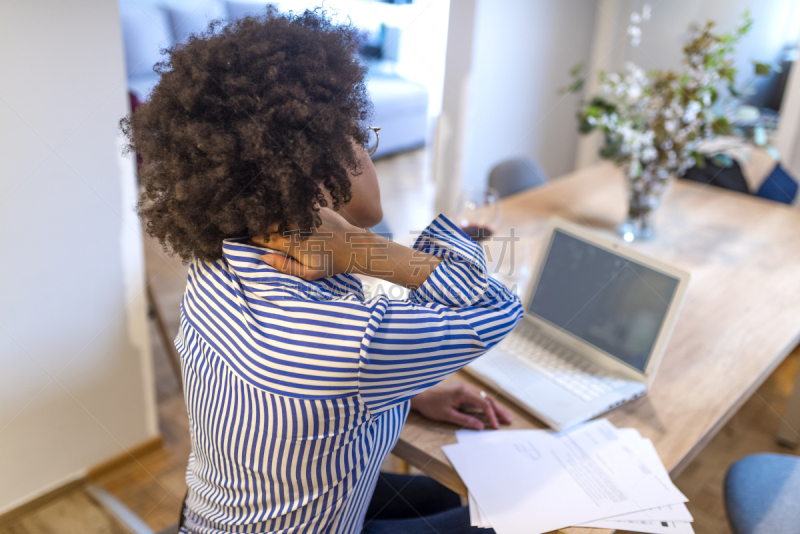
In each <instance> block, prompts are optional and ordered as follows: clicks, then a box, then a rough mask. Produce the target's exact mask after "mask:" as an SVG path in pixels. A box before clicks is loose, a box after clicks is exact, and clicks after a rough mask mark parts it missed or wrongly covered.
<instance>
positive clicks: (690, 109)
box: [683, 100, 703, 123]
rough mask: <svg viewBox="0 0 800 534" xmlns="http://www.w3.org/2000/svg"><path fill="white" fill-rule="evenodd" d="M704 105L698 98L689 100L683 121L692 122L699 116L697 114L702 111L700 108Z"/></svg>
mask: <svg viewBox="0 0 800 534" xmlns="http://www.w3.org/2000/svg"><path fill="white" fill-rule="evenodd" d="M702 108H703V106H701V105H700V102H697V101H696V100H692V101H691V102H689V105H687V106H686V111H684V113H683V122H685V123H689V122H692V121H693V120H695V119H696V118H697V114H698V113H700V110H701V109H702Z"/></svg>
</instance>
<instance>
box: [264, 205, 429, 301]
mask: <svg viewBox="0 0 800 534" xmlns="http://www.w3.org/2000/svg"><path fill="white" fill-rule="evenodd" d="M319 216H320V219H322V224H321V225H320V226H318V227H317V228H316V229H314V231H313V232H312V234H311V237H309V238H308V239H300V235H299V233H298V232H297V231H292V232H288V233H287V235H283V234H281V233H273V234H268V235H267V236H265V237H263V238H260V239H258V240H255V241H256V243H257V244H259V245H263V246H266V247H268V248H271V249H274V250H278V251H280V252H283V253H285V254H286V256H284V255H281V254H274V253H272V254H265V255H263V256H261V259H262V260H264V263H266V264H267V265H271V266H272V267H274V268H275V269H277V270H278V271H280V272H282V273H284V274H288V275H291V276H297V277H299V278H302V279H303V280H309V281H313V280H319V279H320V278H326V277H328V276H334V275H337V274H341V273H358V274H366V275H369V276H373V277H375V278H381V279H383V280H386V281H388V282H392V283H394V284H398V285H401V286H403V287H406V288H409V289H416V288H418V287H420V286H421V285H422V284H423V283H425V280H427V279H428V276H430V274H431V273H432V272H433V271H434V270H435V269H436V267H437V266H438V265H439V263H440V262H441V261H442V260H441V259H440V258H438V257H436V256H433V255H431V254H426V253H424V252H420V251H418V250H413V249H410V248H408V247H404V246H403V245H400V244H398V243H394V242H391V241H389V240H388V239H386V238H383V237H380V236H378V235H376V234H374V233H372V232H370V231H369V230H365V229H363V228H359V227H357V226H354V225H352V224H350V223H348V222H347V221H346V220H345V219H344V217H342V216H341V215H339V214H338V213H336V212H335V211H333V210H332V209H330V208H320V210H319Z"/></svg>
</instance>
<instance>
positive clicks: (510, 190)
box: [489, 157, 547, 198]
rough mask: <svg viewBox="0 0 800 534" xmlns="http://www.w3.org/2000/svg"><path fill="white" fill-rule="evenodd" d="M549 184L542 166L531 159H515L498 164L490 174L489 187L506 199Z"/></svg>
mask: <svg viewBox="0 0 800 534" xmlns="http://www.w3.org/2000/svg"><path fill="white" fill-rule="evenodd" d="M546 182H547V174H545V172H544V169H542V167H541V165H539V164H538V163H536V162H535V161H533V160H531V159H529V158H524V157H520V158H513V159H508V160H506V161H503V162H501V163H498V164H497V165H495V166H494V168H493V169H492V171H491V172H490V173H489V187H491V188H493V189H494V190H495V191H497V193H498V194H499V195H500V198H505V197H507V196H509V195H513V194H514V193H519V192H520V191H525V190H526V189H530V188H532V187H537V186H540V185H542V184H544V183H546Z"/></svg>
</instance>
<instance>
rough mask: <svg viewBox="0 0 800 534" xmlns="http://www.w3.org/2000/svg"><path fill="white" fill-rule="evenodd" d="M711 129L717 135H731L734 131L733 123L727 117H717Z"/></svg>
mask: <svg viewBox="0 0 800 534" xmlns="http://www.w3.org/2000/svg"><path fill="white" fill-rule="evenodd" d="M711 129H712V130H713V131H714V133H715V134H717V135H730V134H731V133H733V127H732V126H731V123H730V121H728V119H727V118H725V117H717V118H716V119H715V120H714V122H712V123H711Z"/></svg>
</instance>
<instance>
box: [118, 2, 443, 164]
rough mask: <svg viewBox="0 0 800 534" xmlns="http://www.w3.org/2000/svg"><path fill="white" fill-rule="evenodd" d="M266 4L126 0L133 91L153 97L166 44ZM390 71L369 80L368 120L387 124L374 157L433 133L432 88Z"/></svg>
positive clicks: (386, 53)
mask: <svg viewBox="0 0 800 534" xmlns="http://www.w3.org/2000/svg"><path fill="white" fill-rule="evenodd" d="M265 6H266V3H261V4H259V3H250V2H207V3H206V4H203V7H202V8H201V9H198V10H195V11H191V10H187V9H182V8H180V7H176V6H170V5H169V4H158V5H145V4H144V3H139V2H136V3H131V4H128V3H126V2H123V3H122V4H121V5H120V17H121V19H122V31H123V36H124V39H125V60H126V64H127V73H128V87H129V89H130V91H131V92H133V93H134V94H135V95H136V96H137V98H139V100H142V101H144V100H146V99H147V98H148V96H149V95H150V92H151V91H152V90H153V87H155V85H156V83H158V75H157V74H156V73H155V72H154V71H153V67H154V66H155V64H156V63H158V62H159V61H162V60H163V59H164V55H163V54H162V53H161V50H162V49H164V48H166V47H169V46H171V45H172V44H173V43H175V42H178V43H180V42H184V41H185V40H186V39H187V38H188V36H189V35H190V34H192V33H196V32H200V31H203V30H205V29H206V27H207V25H208V21H209V20H211V19H215V18H222V19H235V18H238V17H242V16H244V15H247V14H251V13H260V12H263V10H264V7H265ZM387 29H388V30H389V32H391V31H395V32H396V29H394V28H386V27H384V29H383V31H382V33H383V34H386V33H389V32H386V31H385V30H387ZM370 31H371V32H372V33H373V36H374V34H375V32H376V31H381V29H380V28H378V29H377V30H376V29H375V28H372V29H367V33H370ZM389 34H390V35H391V33H389ZM396 35H397V34H396V33H395V34H394V36H392V38H390V39H384V42H383V43H381V46H382V47H386V49H385V50H383V57H384V59H383V60H382V65H381V66H383V67H385V66H386V63H387V62H390V61H391V60H392V59H393V58H395V57H396V49H397V48H396V45H397V39H396V38H395V36H396ZM391 45H394V46H391ZM389 70H391V69H389ZM385 71H386V69H377V68H376V69H370V74H369V76H368V78H367V82H366V85H367V90H368V92H369V94H370V96H371V98H372V103H373V107H374V109H373V114H372V117H371V118H370V119H369V124H368V126H380V127H381V132H380V144H379V146H378V150H377V152H376V153H375V155H374V156H373V157H374V158H378V157H382V156H387V155H390V154H394V153H396V152H399V151H403V150H409V149H412V148H417V147H420V146H423V145H424V144H425V143H426V141H427V134H428V91H427V89H426V88H425V87H424V86H423V85H420V84H417V83H414V82H412V81H409V80H407V79H405V78H402V77H400V76H397V75H392V74H385V73H384V72H385Z"/></svg>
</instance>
